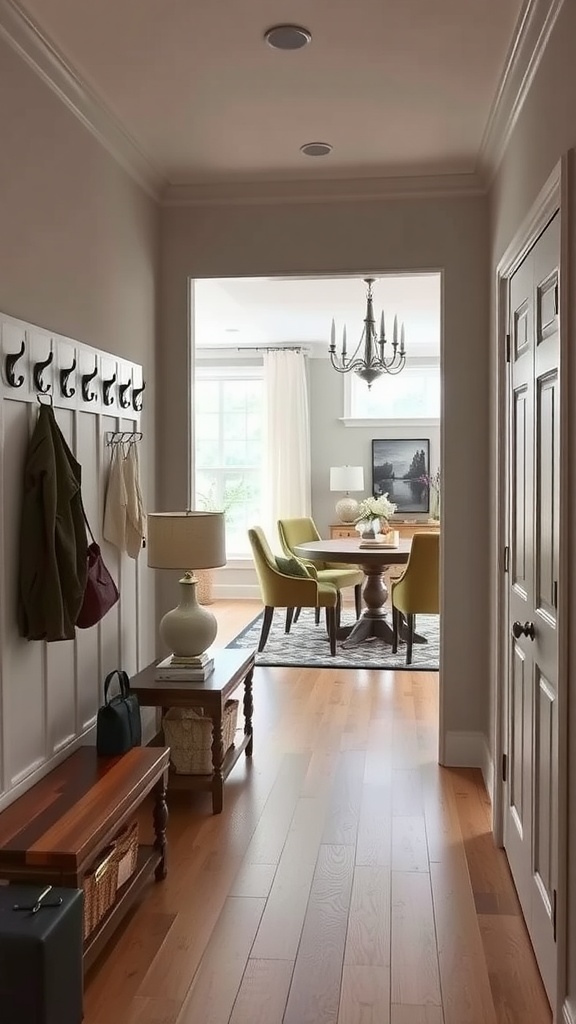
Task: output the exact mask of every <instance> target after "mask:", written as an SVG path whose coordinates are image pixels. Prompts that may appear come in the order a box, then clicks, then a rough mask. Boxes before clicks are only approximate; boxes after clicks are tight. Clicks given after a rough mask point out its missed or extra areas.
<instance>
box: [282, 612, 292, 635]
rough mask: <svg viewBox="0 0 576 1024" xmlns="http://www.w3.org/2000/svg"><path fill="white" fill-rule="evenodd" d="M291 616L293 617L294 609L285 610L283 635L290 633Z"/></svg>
mask: <svg viewBox="0 0 576 1024" xmlns="http://www.w3.org/2000/svg"><path fill="white" fill-rule="evenodd" d="M293 616H294V609H293V608H287V609H286V627H285V629H284V632H285V633H289V632H290V627H291V625H292V618H293Z"/></svg>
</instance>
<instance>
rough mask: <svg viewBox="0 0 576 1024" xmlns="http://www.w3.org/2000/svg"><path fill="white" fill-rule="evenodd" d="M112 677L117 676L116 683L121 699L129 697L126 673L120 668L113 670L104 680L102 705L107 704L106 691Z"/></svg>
mask: <svg viewBox="0 0 576 1024" xmlns="http://www.w3.org/2000/svg"><path fill="white" fill-rule="evenodd" d="M114 676H118V683H119V685H120V693H121V695H122V697H123V698H125V697H129V696H130V681H129V679H128V673H127V672H125V671H124V670H123V669H121V668H115V669H114V671H113V672H109V673H108V675H107V676H106V679H105V680H104V703H105V704H108V703H109V701H108V690H109V687H110V683H111V682H112V680H113V678H114Z"/></svg>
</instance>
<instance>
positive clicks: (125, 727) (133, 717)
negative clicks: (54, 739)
mask: <svg viewBox="0 0 576 1024" xmlns="http://www.w3.org/2000/svg"><path fill="white" fill-rule="evenodd" d="M114 676H118V682H119V685H120V693H119V694H117V695H116V696H115V697H112V698H109V697H108V690H109V689H110V684H111V682H112V680H113V678H114ZM141 742H142V723H141V721H140V705H139V703H138V698H137V696H136V694H135V693H132V691H131V690H130V683H129V680H128V673H127V672H123V671H122V669H119V668H117V669H114V671H113V672H110V673H109V674H108V675H107V676H106V680H105V682H104V704H103V705H102V707H101V708H100V709H99V710H98V716H97V718H96V752H97V753H98V754H99V755H100V756H101V757H117V756H118V755H119V754H126V753H127V751H128V750H131V749H132V747H139V746H140V744H141Z"/></svg>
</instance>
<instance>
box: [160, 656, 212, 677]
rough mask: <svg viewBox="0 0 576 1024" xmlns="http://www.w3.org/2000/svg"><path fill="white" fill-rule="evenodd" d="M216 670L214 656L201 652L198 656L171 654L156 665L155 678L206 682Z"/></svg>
mask: <svg viewBox="0 0 576 1024" xmlns="http://www.w3.org/2000/svg"><path fill="white" fill-rule="evenodd" d="M213 671H214V658H212V657H210V655H206V654H201V655H200V656H199V657H198V658H174V656H173V655H169V656H168V657H167V658H164V659H163V660H162V661H160V662H158V664H157V666H156V672H155V676H154V677H155V679H156V680H158V681H159V682H170V681H172V682H173V681H174V680H176V679H178V680H179V681H180V682H182V683H186V682H188V683H197V682H200V683H201V682H204V680H205V679H207V678H208V676H209V675H210V674H211V673H212V672H213Z"/></svg>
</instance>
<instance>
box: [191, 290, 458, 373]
mask: <svg viewBox="0 0 576 1024" xmlns="http://www.w3.org/2000/svg"><path fill="white" fill-rule="evenodd" d="M373 293H374V314H375V317H376V320H377V321H378V323H379V321H380V311H381V309H382V308H383V309H384V315H385V318H386V337H387V338H388V340H391V338H392V324H393V321H394V314H397V315H398V322H399V323H401V322H402V321H404V324H405V328H406V344H407V347H408V353H409V355H410V356H418V357H431V358H439V354H440V309H441V277H440V274H410V275H406V274H404V275H400V274H394V275H388V276H386V277H380V278H376V280H375V283H374V286H373ZM365 315H366V285H365V284H364V281H363V280H362V278H360V277H323V278H322V277H321V278H318V277H316V278H298V277H294V278H269V277H259V278H250V277H244V278H212V279H208V280H200V281H196V282H195V283H194V340H195V345H196V349H197V350H198V349H203V348H212V349H218V348H236V347H238V348H244V347H250V346H258V345H264V346H266V345H303V346H305V347H306V348H307V349H308V351H309V353H310V355H313V356H316V357H322V356H324V357H326V358H327V357H328V342H329V339H330V324H331V321H332V317H334V319H335V321H336V328H337V335H336V337H337V347H338V348H339V347H340V342H341V338H342V327H343V325H344V324H346V326H347V334H348V349H349V351H350V352H351V351H353V349H354V348H355V347H356V345H357V343H358V341H359V340H360V335H361V333H362V328H363V326H364V324H363V319H364V316H365Z"/></svg>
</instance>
